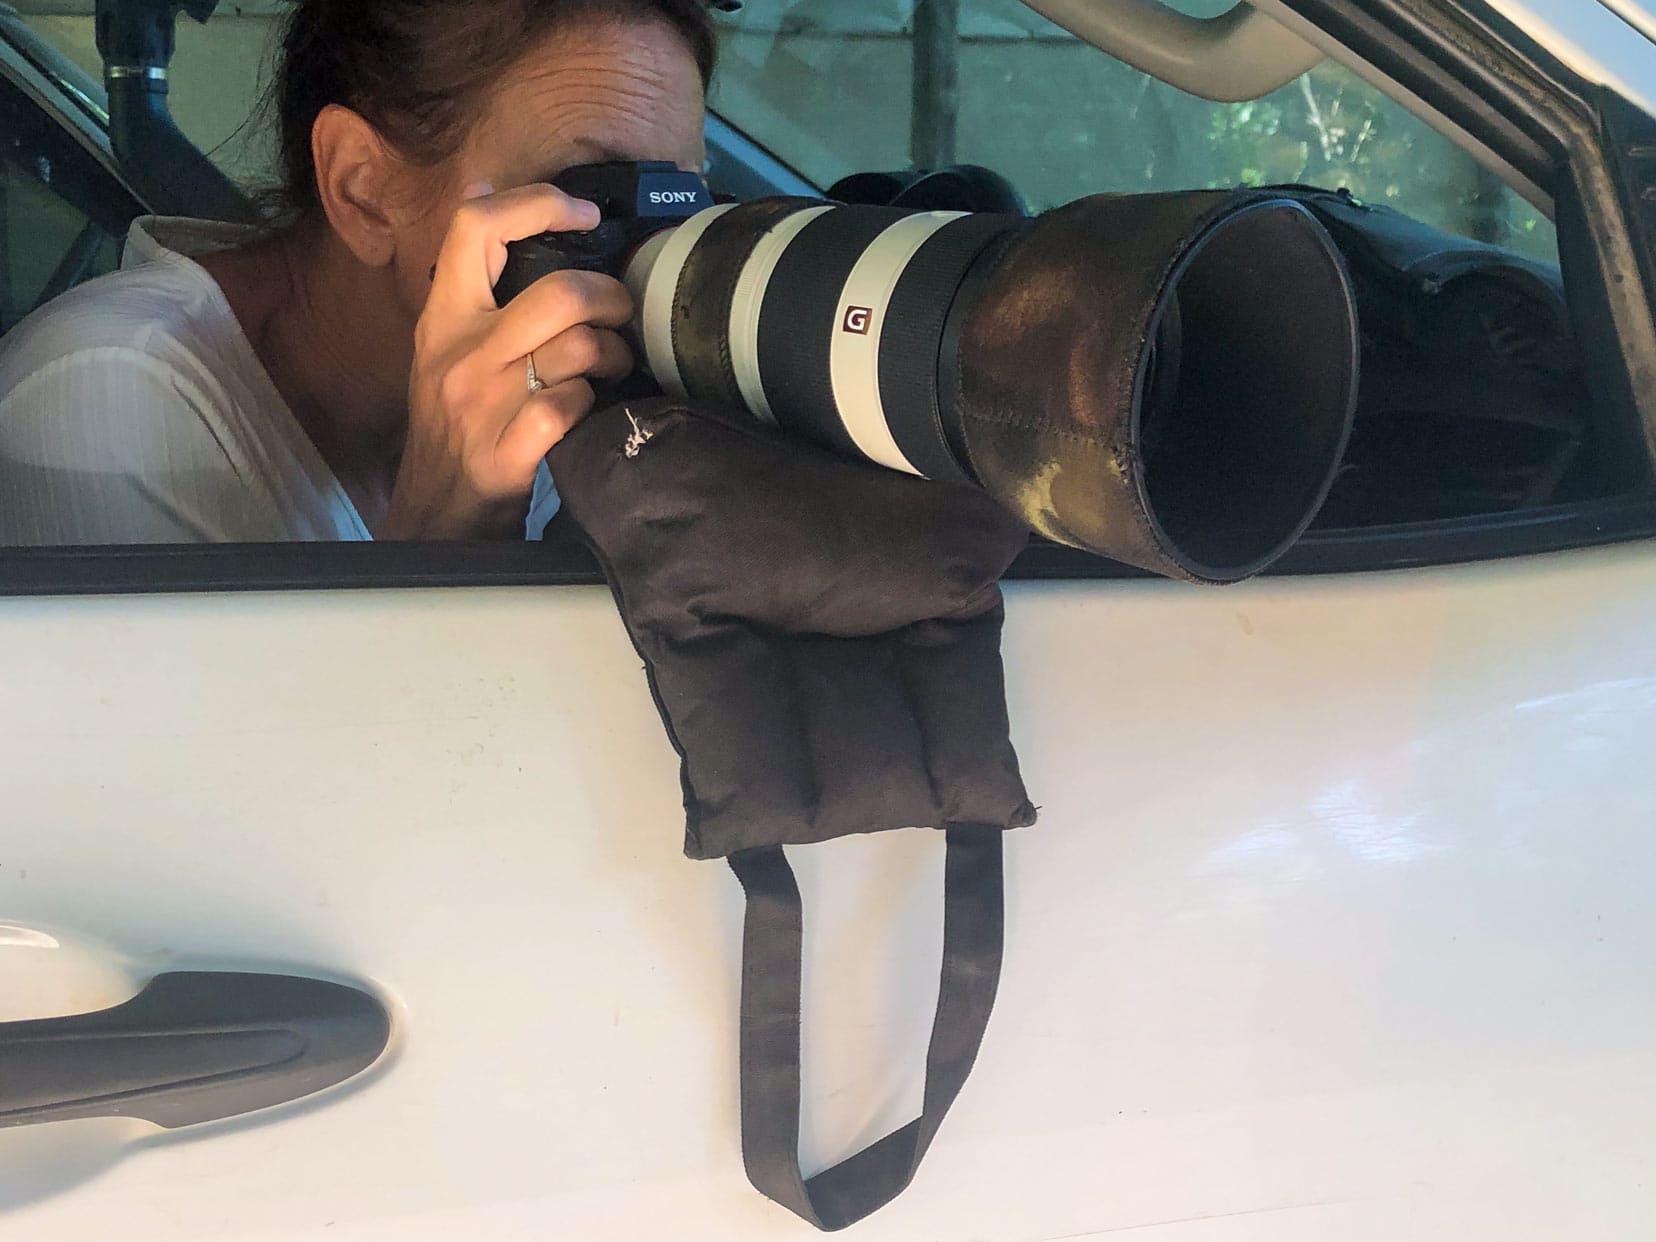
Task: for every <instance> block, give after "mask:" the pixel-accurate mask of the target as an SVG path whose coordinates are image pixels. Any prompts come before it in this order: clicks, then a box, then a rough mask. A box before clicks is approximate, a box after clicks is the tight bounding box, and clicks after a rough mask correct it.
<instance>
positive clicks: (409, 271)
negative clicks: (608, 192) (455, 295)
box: [396, 19, 706, 314]
mask: <svg viewBox="0 0 1656 1242" xmlns="http://www.w3.org/2000/svg"><path fill="white" fill-rule="evenodd" d="M703 119H704V100H703V95H702V82H701V73H700V70H699V69H698V68H697V66H696V61H695V58H694V57H693V56H692V55H691V52H690V49H689V47H688V46H687V45H686V44H685V42H684V40H683V38H682V37H681V36H680V35H679V34H678V32H677V31H676V30H674V29H673V28H672V27H671V26H669V25H667V24H665V23H662V22H653V21H646V22H635V21H615V20H605V19H597V20H586V21H581V22H579V23H576V24H572V25H570V26H568V27H566V28H564V29H562V30H560V31H558V32H557V33H555V34H554V35H552V36H551V37H550V38H548V39H547V40H546V41H545V42H544V43H543V44H541V45H540V46H539V47H538V48H535V49H533V50H532V51H531V52H530V53H529V54H528V55H525V56H524V57H523V58H522V59H521V60H520V61H519V62H518V63H517V64H516V65H515V66H514V67H513V68H512V69H510V70H509V71H508V72H507V73H506V75H505V77H504V78H503V79H502V80H501V81H500V82H499V83H498V84H497V85H496V87H495V88H494V90H493V91H492V92H491V94H490V97H489V100H488V103H487V105H486V107H485V109H484V113H483V115H482V117H481V118H480V120H479V121H478V122H477V124H476V125H475V126H474V127H473V130H472V132H471V134H470V136H469V137H468V139H467V141H466V143H465V145H464V147H463V148H462V149H461V150H460V152H459V153H458V154H457V155H456V156H455V157H454V159H452V160H451V161H449V163H448V165H447V166H445V167H444V168H441V169H438V170H436V175H435V176H430V177H429V178H422V181H424V193H423V194H422V196H421V197H422V199H423V201H421V202H420V204H419V206H418V209H417V210H416V211H414V212H413V213H411V215H410V217H409V218H408V220H407V223H406V225H405V227H404V228H403V230H401V231H402V232H403V236H402V237H401V238H399V240H398V246H397V258H396V265H397V269H398V270H397V281H398V285H399V288H400V289H401V291H402V293H403V297H404V300H405V302H406V303H407V305H408V307H409V309H410V311H411V312H413V313H415V314H417V313H418V311H419V309H420V307H421V306H423V305H424V302H425V296H426V293H427V292H428V291H429V289H430V273H431V268H432V265H433V264H434V263H435V262H436V261H437V254H438V251H439V250H440V249H441V247H442V243H443V238H444V236H445V235H446V234H447V232H448V226H449V222H450V221H451V220H452V219H453V217H454V213H455V211H456V209H457V208H458V207H459V206H460V204H461V203H462V202H463V201H464V200H465V198H466V197H467V196H468V195H469V194H475V193H477V192H479V191H483V192H488V191H500V190H509V189H512V188H514V187H517V186H521V185H529V184H531V183H533V182H537V181H548V180H550V179H551V178H552V177H554V176H556V175H557V174H558V173H560V172H562V171H564V170H565V169H567V168H570V167H573V166H574V165H576V164H590V163H597V162H600V161H605V160H670V161H672V162H673V163H675V164H677V165H678V166H679V167H681V168H684V169H688V170H693V171H697V172H699V171H700V170H701V167H702V163H703V161H704V159H705V158H706V149H705V147H704V145H703V139H702V123H703Z"/></svg>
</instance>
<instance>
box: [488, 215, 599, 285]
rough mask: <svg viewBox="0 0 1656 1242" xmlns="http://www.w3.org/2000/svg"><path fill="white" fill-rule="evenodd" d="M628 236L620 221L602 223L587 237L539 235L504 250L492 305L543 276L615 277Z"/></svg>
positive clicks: (574, 234) (559, 234)
mask: <svg viewBox="0 0 1656 1242" xmlns="http://www.w3.org/2000/svg"><path fill="white" fill-rule="evenodd" d="M627 241H628V239H627V236H626V230H625V226H624V224H623V222H622V221H619V220H613V221H608V220H607V221H605V222H604V223H603V224H600V225H599V226H598V227H597V228H595V229H593V230H592V231H591V232H590V233H542V234H541V235H540V236H538V237H530V238H526V239H524V240H523V241H517V242H512V243H511V244H509V245H508V246H507V247H506V266H505V267H504V268H503V269H501V273H500V279H499V280H498V281H496V282H495V303H496V304H497V305H499V306H505V305H506V303H508V302H510V301H511V300H512V299H513V298H515V297H517V295H518V294H520V293H522V292H523V291H524V290H525V289H527V288H528V287H529V286H530V285H532V284H534V283H535V282H536V281H537V280H539V279H541V278H542V277H543V276H549V275H551V274H552V273H553V272H568V271H577V272H603V273H606V274H608V275H612V276H613V275H614V274H615V268H616V260H617V257H618V255H621V254H625V253H626V249H627Z"/></svg>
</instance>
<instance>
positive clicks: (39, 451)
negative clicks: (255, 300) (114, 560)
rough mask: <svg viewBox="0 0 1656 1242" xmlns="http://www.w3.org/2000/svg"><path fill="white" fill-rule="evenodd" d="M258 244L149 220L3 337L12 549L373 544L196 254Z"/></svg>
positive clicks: (4, 518)
mask: <svg viewBox="0 0 1656 1242" xmlns="http://www.w3.org/2000/svg"><path fill="white" fill-rule="evenodd" d="M247 236H248V234H247V231H246V230H245V229H242V228H239V227H237V226H234V225H226V224H215V223H209V222H204V221H194V220H162V219H156V218H148V219H143V220H139V221H138V222H136V223H135V224H134V225H133V227H132V232H131V234H130V236H129V237H128V240H127V247H126V255H125V258H124V260H123V263H122V270H121V271H119V272H116V273H113V274H111V275H108V276H104V277H102V278H100V279H98V280H94V281H90V282H88V283H87V284H85V285H82V286H81V287H80V288H78V289H75V290H72V291H71V292H69V293H68V294H66V295H64V296H63V297H62V298H59V299H58V300H57V301H55V302H53V303H52V304H51V305H50V306H48V307H46V308H44V309H43V310H41V311H39V312H37V313H36V314H34V315H32V316H31V317H30V318H29V319H27V320H26V321H24V323H22V324H21V325H19V326H18V327H17V328H16V329H15V330H14V331H13V332H12V333H10V334H9V335H8V336H7V337H6V339H5V340H4V341H3V342H0V545H10V546H16V545H52V544H100V543H184V542H188V543H196V542H249V543H258V542H279V541H288V540H364V539H370V538H372V536H371V535H370V534H369V532H368V528H367V526H365V525H364V524H363V521H362V518H361V517H360V516H359V515H358V513H357V511H356V507H355V506H354V505H353V504H352V503H351V500H350V497H348V496H347V495H346V494H345V489H344V488H342V487H341V486H340V484H339V481H338V480H337V479H336V478H334V475H333V472H332V471H331V470H329V468H328V466H327V464H326V463H325V462H324V461H323V460H322V455H321V454H320V453H318V452H317V450H316V446H315V445H314V444H312V443H311V441H310V438H309V437H308V436H307V435H306V434H305V432H304V429H303V428H302V427H300V425H299V422H298V420H297V419H295V418H294V416H293V412H292V411H291V410H290V409H289V408H288V406H287V403H286V402H285V401H283V400H282V397H281V394H279V393H278V392H277V391H276V386H275V384H274V383H273V382H272V381H271V379H270V376H269V374H268V373H267V372H266V371H265V369H264V367H263V365H262V364H261V363H260V362H259V359H258V357H257V355H256V354H255V353H254V352H253V346H252V344H251V342H249V341H248V339H247V337H246V335H245V334H244V333H243V332H242V329H241V325H240V324H239V323H238V322H237V320H236V316H235V314H234V312H233V311H231V309H230V304H229V303H228V302H227V301H225V298H224V293H223V291H222V290H221V289H220V288H219V286H218V282H216V281H215V280H214V279H213V278H212V277H211V276H209V275H208V274H207V272H206V270H205V269H204V268H202V267H201V265H200V264H198V263H196V262H195V261H194V260H192V259H191V258H189V257H188V256H189V255H190V254H200V253H202V252H204V251H207V250H213V249H222V248H224V247H226V246H231V245H235V244H237V243H238V242H241V241H244V240H246V238H247Z"/></svg>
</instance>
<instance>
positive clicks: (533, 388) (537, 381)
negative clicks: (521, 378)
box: [529, 354, 546, 395]
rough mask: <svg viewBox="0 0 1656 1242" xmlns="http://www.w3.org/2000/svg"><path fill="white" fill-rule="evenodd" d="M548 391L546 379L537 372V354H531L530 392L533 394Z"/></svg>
mask: <svg viewBox="0 0 1656 1242" xmlns="http://www.w3.org/2000/svg"><path fill="white" fill-rule="evenodd" d="M545 391H546V381H545V380H543V379H541V377H540V376H539V375H538V374H536V372H535V355H534V354H530V355H529V392H530V394H531V395H533V394H534V393H537V392H545Z"/></svg>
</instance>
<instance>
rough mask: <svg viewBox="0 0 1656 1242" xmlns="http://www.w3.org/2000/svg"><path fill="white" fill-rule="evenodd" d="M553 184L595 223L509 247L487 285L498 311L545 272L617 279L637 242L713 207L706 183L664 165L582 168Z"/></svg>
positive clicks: (533, 238) (612, 164)
mask: <svg viewBox="0 0 1656 1242" xmlns="http://www.w3.org/2000/svg"><path fill="white" fill-rule="evenodd" d="M554 184H555V185H556V186H557V187H558V188H559V189H560V190H562V191H564V193H566V194H569V195H571V196H572V197H575V198H584V199H586V200H587V201H588V202H591V203H594V204H596V205H597V207H598V211H599V214H600V215H601V216H602V222H601V223H600V224H599V225H598V227H597V228H595V229H593V230H592V231H591V232H590V233H543V234H541V235H540V236H539V237H532V238H529V239H528V240H527V241H521V242H514V243H513V244H512V245H511V246H509V247H508V248H507V258H506V267H505V269H504V271H502V272H501V276H500V280H499V281H498V282H497V283H496V285H495V297H496V299H497V300H498V301H499V302H500V304H501V305H503V306H504V305H505V304H506V303H507V302H508V301H510V300H511V299H512V298H514V297H516V296H517V295H518V294H519V293H521V292H523V290H525V289H527V288H528V287H529V286H530V285H532V284H534V283H535V281H537V280H539V279H540V278H541V277H542V276H545V275H546V274H548V273H549V272H558V271H569V270H575V271H584V272H603V273H604V274H606V275H609V276H614V277H615V278H616V279H620V278H621V277H622V276H623V275H624V274H625V273H626V270H627V261H628V260H629V259H630V258H631V257H632V255H633V254H634V252H635V251H636V250H637V249H638V247H639V246H641V245H642V244H643V243H644V242H646V241H648V240H649V239H650V238H651V237H653V236H655V235H656V234H657V233H659V232H661V231H663V230H664V229H671V228H674V227H676V226H678V225H680V224H683V223H684V222H685V221H686V220H689V219H690V218H691V217H692V216H694V215H696V214H697V213H698V212H701V211H705V210H706V209H707V208H709V207H712V206H713V205H714V202H713V193H712V191H711V190H709V189H708V188H707V182H705V181H703V180H702V179H701V177H700V176H699V175H697V174H696V173H691V172H685V171H683V170H682V169H681V168H679V167H678V166H677V165H676V164H669V163H665V162H641V163H607V164H582V165H580V166H578V167H576V168H571V169H570V170H569V171H568V172H566V173H564V174H562V175H561V176H559V177H558V178H557V180H556V181H555V182H554Z"/></svg>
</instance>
